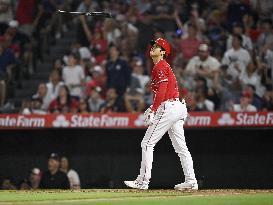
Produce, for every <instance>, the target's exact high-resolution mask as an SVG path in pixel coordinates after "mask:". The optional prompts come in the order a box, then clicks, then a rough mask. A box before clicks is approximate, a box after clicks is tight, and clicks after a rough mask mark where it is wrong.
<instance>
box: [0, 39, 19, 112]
mask: <svg viewBox="0 0 273 205" xmlns="http://www.w3.org/2000/svg"><path fill="white" fill-rule="evenodd" d="M15 65H16V60H15V56H14V54H13V52H12V51H11V50H10V49H9V48H7V41H6V38H5V37H4V36H0V107H1V106H3V105H4V103H5V99H6V90H7V85H8V83H9V82H11V80H12V70H13V68H14V67H15Z"/></svg>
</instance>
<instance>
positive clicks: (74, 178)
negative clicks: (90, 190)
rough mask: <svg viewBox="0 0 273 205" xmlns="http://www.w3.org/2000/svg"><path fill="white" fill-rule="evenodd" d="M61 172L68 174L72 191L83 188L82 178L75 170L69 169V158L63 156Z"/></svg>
mask: <svg viewBox="0 0 273 205" xmlns="http://www.w3.org/2000/svg"><path fill="white" fill-rule="evenodd" d="M60 171H62V172H64V173H66V174H67V177H68V180H69V183H70V189H80V188H81V182H80V177H79V175H78V173H77V172H76V171H75V170H74V169H71V168H70V167H69V161H68V159H67V157H64V156H63V157H62V158H61V163H60Z"/></svg>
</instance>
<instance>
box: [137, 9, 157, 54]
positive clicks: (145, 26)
mask: <svg viewBox="0 0 273 205" xmlns="http://www.w3.org/2000/svg"><path fill="white" fill-rule="evenodd" d="M136 27H137V28H138V31H139V32H138V39H137V45H136V46H137V50H138V51H139V53H142V54H143V53H145V51H146V49H147V45H148V44H149V42H150V40H151V39H152V38H153V34H154V22H153V21H152V16H151V14H150V12H148V11H146V12H145V13H143V15H142V18H141V19H139V20H138V21H137V22H136Z"/></svg>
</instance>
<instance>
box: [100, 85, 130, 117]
mask: <svg viewBox="0 0 273 205" xmlns="http://www.w3.org/2000/svg"><path fill="white" fill-rule="evenodd" d="M124 111H125V107H124V103H123V100H122V98H121V97H119V96H118V94H117V91H116V89H115V88H109V89H108V90H107V93H106V100H105V102H104V103H103V104H102V106H101V108H100V112H101V113H107V112H124Z"/></svg>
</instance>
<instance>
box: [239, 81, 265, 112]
mask: <svg viewBox="0 0 273 205" xmlns="http://www.w3.org/2000/svg"><path fill="white" fill-rule="evenodd" d="M243 92H246V93H248V95H249V98H250V104H252V105H254V106H255V107H256V108H257V110H261V109H262V99H261V97H259V96H258V95H257V94H256V89H255V87H254V86H253V85H251V84H247V85H246V86H245V87H244V90H243Z"/></svg>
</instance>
